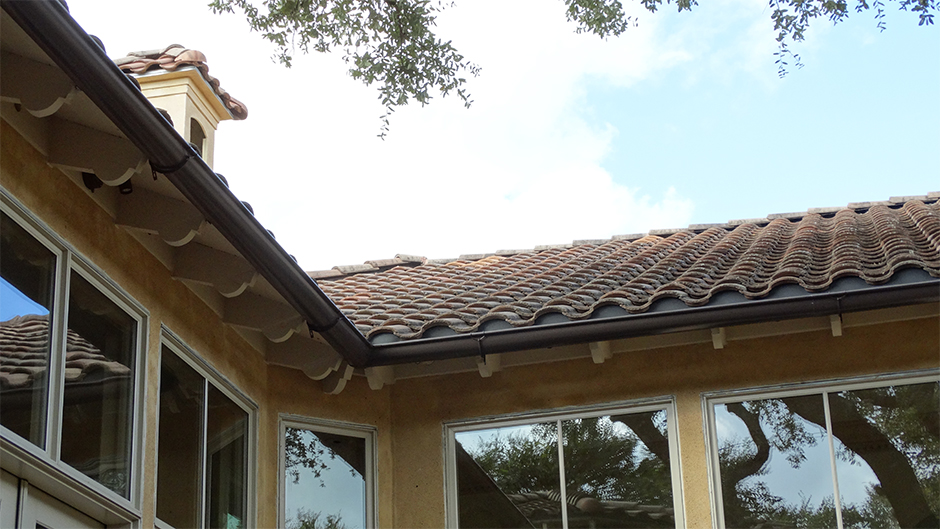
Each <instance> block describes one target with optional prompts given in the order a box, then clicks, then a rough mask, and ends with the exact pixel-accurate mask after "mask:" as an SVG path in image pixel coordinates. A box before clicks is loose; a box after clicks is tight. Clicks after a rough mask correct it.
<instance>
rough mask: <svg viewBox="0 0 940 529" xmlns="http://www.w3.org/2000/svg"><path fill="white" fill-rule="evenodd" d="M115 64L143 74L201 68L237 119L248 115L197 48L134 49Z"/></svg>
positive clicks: (123, 68) (203, 75)
mask: <svg viewBox="0 0 940 529" xmlns="http://www.w3.org/2000/svg"><path fill="white" fill-rule="evenodd" d="M114 63H115V64H117V65H118V67H119V68H121V70H122V71H123V72H125V73H134V74H142V73H144V72H148V71H150V70H156V69H164V70H167V71H173V70H176V69H177V68H180V67H183V66H192V67H194V68H196V69H198V70H199V72H200V73H201V74H202V77H203V79H205V80H206V82H207V83H209V86H211V87H212V89H213V90H214V91H215V94H216V95H217V96H219V99H221V100H222V103H223V104H224V105H225V108H227V109H228V110H229V112H231V113H232V117H234V118H235V119H245V118H247V117H248V107H246V106H245V104H244V103H242V102H241V101H239V100H237V99H235V98H234V97H232V96H231V95H229V93H228V92H226V91H225V90H223V89H222V87H221V86H219V80H218V79H216V78H215V77H212V76H211V75H209V66H208V65H207V64H206V56H205V55H204V54H203V53H202V52H201V51H197V50H190V49H187V48H186V47H185V46H182V45H180V44H170V45H169V46H167V47H165V48H160V49H156V50H144V51H132V52H129V53H128V54H127V56H126V57H122V58H120V59H115V61H114Z"/></svg>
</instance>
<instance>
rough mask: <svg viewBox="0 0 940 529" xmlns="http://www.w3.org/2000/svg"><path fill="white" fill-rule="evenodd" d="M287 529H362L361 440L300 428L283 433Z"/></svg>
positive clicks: (363, 458) (364, 510)
mask: <svg viewBox="0 0 940 529" xmlns="http://www.w3.org/2000/svg"><path fill="white" fill-rule="evenodd" d="M284 470H285V476H284V496H285V497H284V515H285V519H286V527H287V528H288V529H305V528H308V527H344V528H346V529H365V528H366V521H367V519H366V516H367V505H366V501H367V499H366V498H367V495H366V479H365V476H366V472H367V468H366V440H365V439H364V438H362V437H352V436H347V435H340V434H335V433H328V432H313V431H310V430H307V429H303V428H290V427H288V428H286V429H285V432H284Z"/></svg>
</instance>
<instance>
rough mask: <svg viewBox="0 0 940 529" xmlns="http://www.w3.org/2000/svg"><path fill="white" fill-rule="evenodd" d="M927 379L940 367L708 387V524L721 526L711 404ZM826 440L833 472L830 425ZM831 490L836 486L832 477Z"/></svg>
mask: <svg viewBox="0 0 940 529" xmlns="http://www.w3.org/2000/svg"><path fill="white" fill-rule="evenodd" d="M930 382H940V369H922V370H917V371H905V372H897V373H885V374H878V375H866V376H860V377H848V378H834V379H825V380H818V381H812V382H796V383H787V384H776V385H768V386H758V387H754V388H738V389H732V390H722V391H709V392H704V393H702V415H703V418H704V428H703V431H704V435H705V448H706V454H705V456H706V458H705V459H706V465H707V467H708V484H709V487H708V490H709V500H710V503H711V511H712V527H713V528H715V529H718V528H724V527H725V519H724V501H723V495H722V488H721V469H720V465H719V461H718V430H717V425H716V423H715V406H717V405H719V404H726V403H733V402H744V401H750V400H764V399H780V398H787V397H801V396H808V395H817V396H819V397H820V400H821V401H823V402H825V401H826V398H825V395H828V394H829V393H837V392H840V391H857V390H864V389H874V388H883V387H886V386H898V385H913V384H923V383H930ZM825 406H826V409H827V412H826V421H827V424H828V423H830V420H829V413H828V404H826V405H825ZM826 434H827V443H828V444H829V452H830V454H829V455H830V465H831V468H832V471H833V472H835V466H834V465H833V462H832V457H833V452H832V451H833V448H832V443H831V439H832V432H831V426H829V427H827V428H826ZM833 487H834V489H835V493H836V494H838V487H837V485H836V483H835V481H833Z"/></svg>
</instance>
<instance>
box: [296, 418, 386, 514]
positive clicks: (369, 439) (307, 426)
mask: <svg viewBox="0 0 940 529" xmlns="http://www.w3.org/2000/svg"><path fill="white" fill-rule="evenodd" d="M288 428H296V429H302V430H309V431H311V432H323V433H331V434H336V435H345V436H347V437H357V438H360V439H364V440H365V443H366V471H367V474H368V475H366V476H363V478H364V480H365V489H366V498H365V503H366V529H374V528H376V527H378V526H379V509H378V504H377V498H378V479H377V475H378V447H377V444H378V443H377V438H378V429H377V428H376V427H375V426H371V425H368V424H358V423H352V422H345V421H335V420H330V419H318V418H314V417H306V416H303V415H295V414H290V413H281V414H279V415H278V428H277V431H278V437H277V469H278V478H277V504H278V505H277V526H278V527H279V528H280V529H284V528H285V527H286V526H287V518H286V513H285V508H286V505H285V503H286V499H287V498H286V497H287V487H286V483H285V473H286V472H287V467H286V464H285V436H286V434H287V429H288Z"/></svg>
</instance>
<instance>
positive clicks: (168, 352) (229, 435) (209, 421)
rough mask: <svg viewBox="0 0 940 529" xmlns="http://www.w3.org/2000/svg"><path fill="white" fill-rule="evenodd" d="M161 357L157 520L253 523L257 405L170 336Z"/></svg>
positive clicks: (233, 525) (222, 526)
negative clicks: (255, 411) (253, 437)
mask: <svg viewBox="0 0 940 529" xmlns="http://www.w3.org/2000/svg"><path fill="white" fill-rule="evenodd" d="M164 334H165V336H166V337H167V342H168V343H166V344H164V346H163V350H162V353H161V355H160V410H159V413H160V415H159V418H158V421H159V433H158V436H159V438H158V441H157V443H158V444H157V506H156V510H157V518H158V519H159V520H160V521H161V522H162V523H161V525H164V526H165V525H169V526H172V527H179V528H183V527H185V528H194V527H206V528H219V529H237V528H244V527H250V526H251V525H252V524H251V522H250V520H252V519H253V516H254V512H253V504H252V497H253V496H252V494H251V488H252V484H253V483H254V472H253V470H252V469H253V468H254V448H253V446H254V445H253V443H252V439H251V436H250V432H253V431H254V430H255V428H254V424H253V423H254V421H255V418H254V410H255V409H256V408H257V407H256V406H255V405H254V404H253V403H251V402H250V401H248V399H247V398H245V397H244V396H242V395H241V394H239V393H238V392H237V391H236V390H235V389H234V388H232V387H231V386H230V385H228V384H226V383H224V382H223V381H222V378H221V377H220V376H218V375H217V374H215V373H214V372H213V371H212V370H211V368H209V367H208V366H207V365H205V364H203V363H202V362H201V361H200V360H199V359H198V356H196V355H195V354H194V353H192V352H191V351H190V350H189V349H188V348H186V347H185V346H184V345H183V344H182V343H181V342H180V341H179V340H178V339H176V338H175V337H174V336H172V335H171V334H169V332H168V331H166V330H165V331H164Z"/></svg>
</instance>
